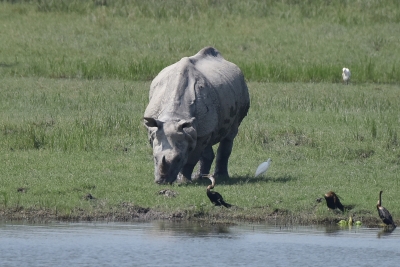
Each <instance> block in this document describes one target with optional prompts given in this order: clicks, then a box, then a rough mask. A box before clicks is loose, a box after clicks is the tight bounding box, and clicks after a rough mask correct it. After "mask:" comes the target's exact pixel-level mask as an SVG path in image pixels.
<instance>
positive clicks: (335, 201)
mask: <svg viewBox="0 0 400 267" xmlns="http://www.w3.org/2000/svg"><path fill="white" fill-rule="evenodd" d="M324 197H325V200H326V205H327V206H328V208H329V209H333V210H334V209H336V208H338V209H340V210H341V211H342V212H343V211H344V207H343V205H342V203H341V202H340V199H339V197H338V196H337V195H336V194H335V192H333V191H329V192H328V193H326V194H325V196H324Z"/></svg>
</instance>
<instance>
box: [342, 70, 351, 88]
mask: <svg viewBox="0 0 400 267" xmlns="http://www.w3.org/2000/svg"><path fill="white" fill-rule="evenodd" d="M350 76H351V73H350V70H349V69H348V68H343V71H342V78H343V82H344V83H346V84H349V81H350Z"/></svg>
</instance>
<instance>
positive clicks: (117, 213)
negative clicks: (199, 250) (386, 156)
mask: <svg viewBox="0 0 400 267" xmlns="http://www.w3.org/2000/svg"><path fill="white" fill-rule="evenodd" d="M224 209H225V208H219V207H216V208H215V211H213V212H211V213H205V212H202V211H195V210H193V209H187V210H181V211H173V212H163V211H158V210H155V209H150V208H146V207H140V206H137V205H134V204H132V203H127V202H124V203H121V204H120V205H119V206H118V207H115V208H112V209H111V208H110V209H104V208H103V209H95V210H91V211H86V210H83V209H80V208H76V209H74V210H72V211H71V212H70V213H68V214H66V213H65V212H64V213H60V212H58V211H57V210H53V209H46V208H27V209H25V208H23V207H18V208H3V209H0V221H27V222H32V223H46V222H54V221H70V222H78V221H112V222H129V221H150V220H180V221H203V222H208V223H221V224H235V223H237V222H244V221H245V222H258V223H260V222H261V223H262V222H264V223H273V224H279V225H294V224H300V225H307V224H323V225H329V224H337V223H338V222H339V221H340V220H343V219H344V220H346V219H348V218H345V217H344V216H343V215H341V214H339V213H338V214H337V217H335V218H315V216H313V215H312V214H297V215H294V214H290V213H288V212H287V211H279V210H275V211H273V212H272V213H270V214H262V213H260V212H259V211H255V212H254V213H252V212H251V211H247V212H246V213H245V214H244V213H242V212H236V211H235V210H234V209H235V207H233V211H232V210H229V212H228V211H225V210H224ZM353 221H361V222H362V225H363V226H366V227H377V226H381V225H382V222H381V221H380V219H379V217H378V215H376V216H373V215H372V214H363V215H360V214H358V215H353Z"/></svg>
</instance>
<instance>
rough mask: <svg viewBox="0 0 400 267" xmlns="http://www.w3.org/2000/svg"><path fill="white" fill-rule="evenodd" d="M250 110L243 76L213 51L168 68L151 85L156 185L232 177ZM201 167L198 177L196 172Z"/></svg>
mask: <svg viewBox="0 0 400 267" xmlns="http://www.w3.org/2000/svg"><path fill="white" fill-rule="evenodd" d="M249 107H250V98H249V92H248V88H247V85H246V82H245V80H244V76H243V74H242V72H241V70H240V69H239V67H237V66H236V65H235V64H233V63H231V62H229V61H227V60H225V59H224V58H223V57H222V55H221V54H220V53H219V51H218V50H216V49H215V48H213V47H205V48H203V49H202V50H200V51H199V52H198V53H197V54H196V55H194V56H191V57H184V58H182V59H181V60H179V61H178V62H176V63H174V64H172V65H170V66H168V67H166V68H164V69H163V70H162V71H161V72H160V73H159V74H158V75H157V76H156V77H155V78H154V80H153V81H152V83H151V85H150V93H149V104H148V106H147V108H146V110H145V112H144V118H143V119H144V124H145V126H146V127H147V130H148V138H149V142H150V145H151V146H152V147H153V157H154V175H155V182H156V183H159V184H162V183H173V182H174V181H176V179H179V180H178V181H181V182H188V181H191V180H192V178H193V179H197V178H199V177H201V176H202V175H203V174H209V173H210V168H211V164H212V162H213V160H214V157H215V155H214V151H213V148H212V146H213V145H215V144H217V143H219V147H218V150H217V159H216V164H215V170H214V176H216V177H218V176H228V177H229V175H228V159H229V156H230V154H231V151H232V146H233V140H234V138H235V137H236V135H237V133H238V128H239V125H240V123H241V122H242V120H243V118H244V117H245V116H246V115H247V112H248V109H249ZM197 163H199V171H198V172H197V173H196V174H195V175H193V177H192V173H193V169H194V167H195V166H196V164H197Z"/></svg>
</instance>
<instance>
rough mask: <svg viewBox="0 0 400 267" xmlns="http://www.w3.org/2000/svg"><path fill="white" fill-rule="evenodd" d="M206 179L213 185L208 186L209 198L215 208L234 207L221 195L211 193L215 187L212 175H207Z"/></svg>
mask: <svg viewBox="0 0 400 267" xmlns="http://www.w3.org/2000/svg"><path fill="white" fill-rule="evenodd" d="M205 177H207V178H208V179H210V181H211V184H210V185H209V186H207V196H208V198H209V199H210V201H211V203H213V204H214V205H215V206H224V207H226V208H230V207H231V206H232V205H231V204H228V203H226V202H225V201H224V199H223V198H222V196H221V194H220V193H218V192H215V191H211V189H213V188H214V186H215V178H214V177H213V176H212V175H211V174H209V175H205Z"/></svg>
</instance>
